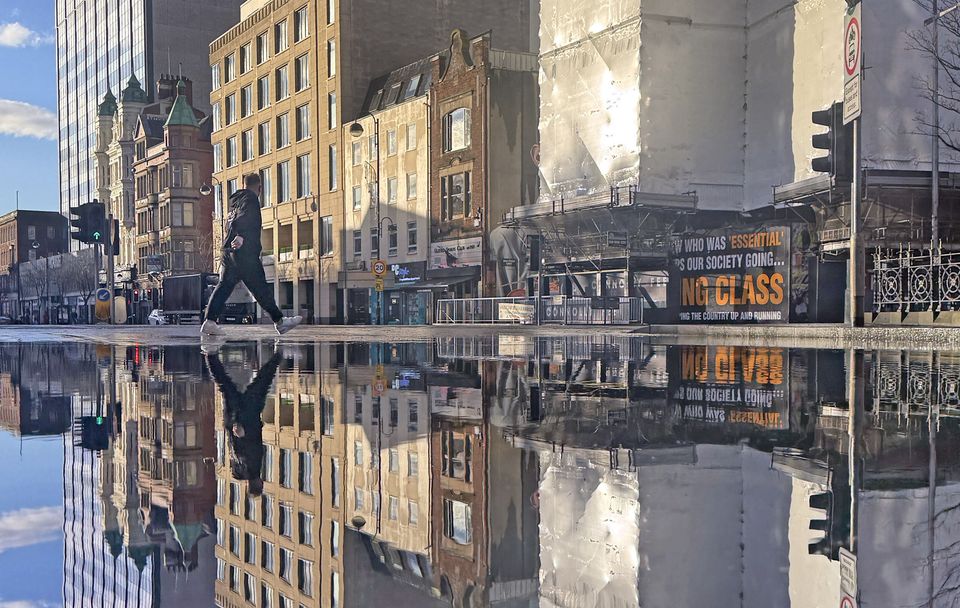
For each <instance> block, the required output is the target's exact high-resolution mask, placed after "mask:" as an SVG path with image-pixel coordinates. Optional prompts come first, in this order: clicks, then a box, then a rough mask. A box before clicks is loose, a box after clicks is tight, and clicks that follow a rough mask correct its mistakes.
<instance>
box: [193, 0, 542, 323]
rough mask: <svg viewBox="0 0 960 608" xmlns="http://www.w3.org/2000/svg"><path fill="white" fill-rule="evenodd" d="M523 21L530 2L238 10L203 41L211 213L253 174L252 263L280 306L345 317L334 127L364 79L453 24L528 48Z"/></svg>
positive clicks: (260, 0)
mask: <svg viewBox="0 0 960 608" xmlns="http://www.w3.org/2000/svg"><path fill="white" fill-rule="evenodd" d="M531 14H532V9H531V5H530V3H524V2H520V3H518V2H515V1H514V0H494V1H492V2H488V3H485V4H483V5H479V4H477V3H475V2H469V1H467V0H455V1H452V2H447V3H444V4H443V5H442V6H438V5H436V4H423V3H418V4H416V5H410V4H409V3H396V2H395V3H383V2H379V1H375V0H360V1H357V2H349V3H344V4H341V2H340V1H339V0H324V1H323V2H302V1H299V0H248V1H247V2H245V3H244V4H243V5H242V6H241V14H240V23H238V24H237V25H236V26H235V27H233V28H232V29H230V30H229V31H227V32H225V33H224V34H223V35H222V36H221V37H220V38H218V39H217V40H215V41H214V42H213V43H212V44H211V45H210V64H211V70H212V81H213V87H212V88H213V93H212V94H211V106H212V108H213V116H214V127H215V128H214V134H213V144H214V154H215V159H216V162H215V165H216V169H215V171H214V177H215V179H214V184H213V190H214V196H215V197H216V200H217V201H218V203H217V207H218V208H219V209H221V214H222V213H223V211H222V207H223V206H224V204H225V202H226V200H227V197H228V196H229V195H230V194H231V193H232V192H233V191H235V190H236V189H237V188H239V187H241V184H242V177H243V175H244V174H247V173H253V172H259V173H260V174H261V176H262V177H263V182H264V185H265V188H264V194H265V196H264V200H263V204H264V212H263V222H264V231H263V238H262V240H263V249H264V255H263V262H264V267H265V269H266V273H267V279H268V280H269V281H270V282H271V283H273V287H274V295H275V296H276V298H277V302H278V304H279V305H280V307H281V308H282V309H284V310H286V311H289V313H290V314H303V315H304V316H305V317H306V319H307V320H308V321H309V322H313V323H330V322H342V321H343V320H344V318H345V316H346V314H345V310H344V308H345V296H344V295H343V289H344V285H343V283H342V281H341V278H344V279H345V278H346V277H342V275H341V272H343V271H345V270H346V269H345V267H344V262H345V258H346V261H350V262H351V263H352V262H353V261H354V260H353V257H354V256H353V250H352V249H351V248H352V247H353V242H352V240H350V241H349V242H348V235H347V234H346V227H345V217H344V210H345V205H346V202H347V197H348V195H349V196H352V191H351V192H350V193H347V192H345V186H344V184H342V183H341V182H342V170H341V169H342V157H343V154H344V150H345V149H347V148H348V147H352V141H347V140H346V139H345V137H349V135H347V134H346V133H345V131H343V130H342V129H341V128H340V127H341V125H343V124H349V123H351V122H352V121H353V120H354V119H355V118H356V117H358V116H360V115H361V113H362V108H363V105H364V101H365V95H366V91H367V88H368V87H369V84H370V82H371V80H373V78H374V77H375V76H377V75H378V74H384V73H386V72H388V71H389V70H391V69H395V68H398V67H400V66H403V65H406V64H408V63H410V62H412V61H416V60H418V59H420V58H422V57H424V56H427V55H429V54H430V53H433V52H435V50H436V49H438V48H442V47H443V46H444V44H445V43H446V40H447V38H448V36H449V32H450V30H451V29H453V27H455V26H456V25H458V24H460V23H471V24H475V27H477V28H479V29H481V30H482V29H495V30H496V31H497V32H498V39H499V40H502V41H503V44H504V45H505V46H506V47H507V48H516V49H520V50H530V49H531V48H532V47H533V45H534V44H535V37H534V36H533V34H532V32H533V29H532V28H531V27H530V23H531ZM414 31H415V32H417V35H411V32H414ZM417 139H420V136H419V135H418V138H417ZM398 141H401V142H402V141H403V138H402V137H399V138H398ZM351 166H352V165H351ZM351 205H352V201H351ZM351 211H352V209H351ZM219 226H220V223H219V222H215V227H216V228H217V229H219ZM368 238H369V237H368ZM349 239H352V231H351V234H350V235H349ZM401 240H403V239H401ZM215 242H216V239H215ZM424 246H425V242H424Z"/></svg>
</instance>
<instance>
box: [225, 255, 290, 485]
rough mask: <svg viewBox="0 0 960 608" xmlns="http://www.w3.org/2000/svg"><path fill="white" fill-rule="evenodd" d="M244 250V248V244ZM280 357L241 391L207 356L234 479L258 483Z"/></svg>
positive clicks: (265, 365)
mask: <svg viewBox="0 0 960 608" xmlns="http://www.w3.org/2000/svg"><path fill="white" fill-rule="evenodd" d="M244 247H246V245H244ZM281 360H282V357H281V356H280V354H279V353H277V354H274V355H273V357H271V358H270V360H269V361H267V362H266V363H265V364H264V365H263V367H261V368H260V371H259V372H257V377H256V378H254V380H253V382H251V383H250V386H248V387H247V388H246V390H245V391H243V392H240V389H239V388H238V387H237V385H235V384H234V383H233V380H231V379H230V376H229V375H228V374H227V370H226V369H225V368H224V367H223V363H221V362H220V358H219V357H218V356H217V355H209V356H208V357H207V367H208V368H209V369H210V373H211V374H212V375H213V379H214V382H216V383H217V387H218V388H219V389H220V393H221V394H222V395H223V403H224V408H223V410H224V411H223V427H224V429H226V435H227V437H229V438H230V446H231V448H232V452H233V453H232V455H231V458H230V467H231V469H232V471H233V476H234V477H235V478H236V479H246V480H250V481H252V480H258V479H260V472H261V469H262V467H263V454H264V448H263V419H262V418H261V415H262V413H263V408H264V406H265V405H266V401H267V392H268V391H269V390H270V386H271V385H272V384H273V379H274V376H276V375H277V368H278V367H279V366H280V361H281ZM234 424H236V425H239V426H240V427H241V428H242V429H243V437H237V436H236V435H234V433H233V425H234Z"/></svg>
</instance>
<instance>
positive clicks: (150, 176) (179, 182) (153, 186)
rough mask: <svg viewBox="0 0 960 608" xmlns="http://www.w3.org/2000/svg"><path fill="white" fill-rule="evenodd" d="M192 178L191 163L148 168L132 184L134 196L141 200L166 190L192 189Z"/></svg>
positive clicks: (193, 184)
mask: <svg viewBox="0 0 960 608" xmlns="http://www.w3.org/2000/svg"><path fill="white" fill-rule="evenodd" d="M193 177H194V172H193V164H191V163H170V164H169V165H162V166H160V167H159V168H150V169H148V170H147V171H146V172H144V173H141V174H139V175H137V178H136V180H135V182H134V187H135V189H136V192H135V195H136V197H137V198H138V199H142V198H144V197H146V196H149V195H151V194H157V193H158V192H160V191H162V190H166V189H167V188H194V187H195V186H196V183H195V181H194V179H193Z"/></svg>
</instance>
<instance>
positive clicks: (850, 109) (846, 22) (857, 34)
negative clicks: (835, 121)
mask: <svg viewBox="0 0 960 608" xmlns="http://www.w3.org/2000/svg"><path fill="white" fill-rule="evenodd" d="M862 59H863V33H862V28H861V26H860V3H859V2H857V4H856V5H854V6H853V7H851V8H849V9H847V11H846V12H845V13H844V16H843V124H845V125H846V124H850V122H851V121H853V120H855V119H857V118H860V80H861V78H860V74H861V70H862V66H861V65H860V64H861V62H862Z"/></svg>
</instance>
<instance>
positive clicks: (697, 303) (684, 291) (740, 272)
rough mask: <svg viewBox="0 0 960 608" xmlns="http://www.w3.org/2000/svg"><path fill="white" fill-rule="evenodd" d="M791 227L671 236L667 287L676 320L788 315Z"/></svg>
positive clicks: (778, 319)
mask: <svg viewBox="0 0 960 608" xmlns="http://www.w3.org/2000/svg"><path fill="white" fill-rule="evenodd" d="M790 263H791V260H790V229H789V228H788V227H784V226H777V227H770V228H762V229H759V230H755V231H748V230H744V229H742V228H730V229H726V230H720V231H715V232H711V233H708V234H706V235H704V234H690V235H683V236H679V237H677V238H676V239H675V240H674V244H673V250H672V259H671V263H670V286H669V290H668V294H669V301H668V305H669V307H670V310H671V313H672V315H671V316H672V317H673V318H674V320H675V321H676V322H678V323H786V322H788V321H789V320H790Z"/></svg>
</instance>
